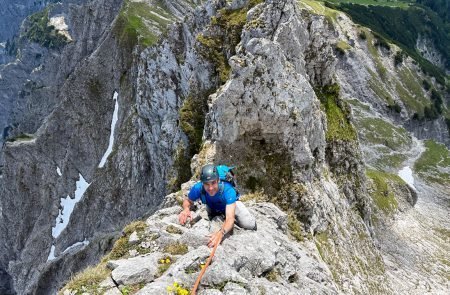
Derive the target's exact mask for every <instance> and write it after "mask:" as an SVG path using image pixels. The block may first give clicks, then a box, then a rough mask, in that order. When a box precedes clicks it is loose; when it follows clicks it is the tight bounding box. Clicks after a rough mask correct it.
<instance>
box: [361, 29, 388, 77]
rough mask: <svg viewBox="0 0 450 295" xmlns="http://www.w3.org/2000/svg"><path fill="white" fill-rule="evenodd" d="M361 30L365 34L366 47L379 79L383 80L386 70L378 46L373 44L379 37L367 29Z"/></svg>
mask: <svg viewBox="0 0 450 295" xmlns="http://www.w3.org/2000/svg"><path fill="white" fill-rule="evenodd" d="M363 31H364V34H365V36H366V42H367V49H368V50H369V53H370V55H371V56H372V59H373V61H374V63H375V68H376V70H377V73H378V75H379V77H380V78H381V80H385V79H386V73H387V70H386V68H385V67H384V65H383V63H382V62H381V58H380V54H379V52H378V47H377V46H375V42H376V41H377V38H378V39H379V38H380V37H375V36H374V34H373V33H372V32H370V31H369V30H367V29H363Z"/></svg>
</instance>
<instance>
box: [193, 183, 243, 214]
mask: <svg viewBox="0 0 450 295" xmlns="http://www.w3.org/2000/svg"><path fill="white" fill-rule="evenodd" d="M202 186H203V184H202V183H201V182H197V183H196V184H195V185H194V186H193V187H192V188H191V190H190V191H189V194H188V197H189V200H191V201H192V202H195V201H197V200H198V199H200V197H201V195H202ZM222 186H223V187H222ZM204 194H205V201H206V205H207V206H208V207H209V208H210V209H211V210H213V211H215V212H218V213H225V207H226V206H227V205H230V204H233V203H234V202H236V201H237V198H238V196H237V194H236V190H235V189H234V187H233V186H232V185H231V184H229V183H228V182H220V183H219V191H218V192H217V193H216V194H215V195H214V196H210V195H209V194H208V193H207V192H206V191H205V190H204Z"/></svg>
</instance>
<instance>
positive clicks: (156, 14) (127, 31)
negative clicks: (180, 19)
mask: <svg viewBox="0 0 450 295" xmlns="http://www.w3.org/2000/svg"><path fill="white" fill-rule="evenodd" d="M173 22H175V18H174V17H173V16H172V15H171V14H170V12H169V11H168V10H167V9H166V8H165V7H164V6H163V5H162V2H161V3H158V4H157V5H154V6H149V5H148V4H147V3H145V2H132V1H130V0H126V1H125V2H124V3H123V6H122V9H121V11H120V13H119V19H118V25H117V26H118V27H117V31H116V33H117V34H118V35H119V39H120V41H121V43H122V44H123V45H124V43H131V44H127V45H128V46H131V47H133V45H136V44H139V45H142V46H144V47H148V46H151V45H153V44H155V43H156V42H157V41H158V38H159V34H160V33H161V32H164V31H165V30H166V28H167V26H168V25H170V24H171V23H173Z"/></svg>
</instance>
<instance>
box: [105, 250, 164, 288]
mask: <svg viewBox="0 0 450 295" xmlns="http://www.w3.org/2000/svg"><path fill="white" fill-rule="evenodd" d="M162 257H163V255H162V253H151V254H148V255H146V256H139V257H133V258H130V259H123V260H114V261H109V262H108V267H111V268H112V269H113V271H112V273H111V277H112V279H113V280H114V281H115V282H116V283H117V284H119V285H133V284H139V283H146V282H150V281H152V280H154V279H155V277H156V275H157V273H158V261H159V259H161V258H162Z"/></svg>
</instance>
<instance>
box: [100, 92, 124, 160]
mask: <svg viewBox="0 0 450 295" xmlns="http://www.w3.org/2000/svg"><path fill="white" fill-rule="evenodd" d="M118 96H119V94H118V93H117V92H116V91H114V95H113V99H114V100H115V101H116V103H115V105H114V113H113V118H112V121H111V135H110V136H109V145H108V148H107V149H106V152H105V154H104V155H103V157H102V159H101V161H100V164H98V168H103V166H105V163H106V160H107V159H108V156H109V155H110V154H111V152H112V149H113V145H114V129H115V127H116V123H117V120H118V118H119V100H118V99H117V97H118Z"/></svg>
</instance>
